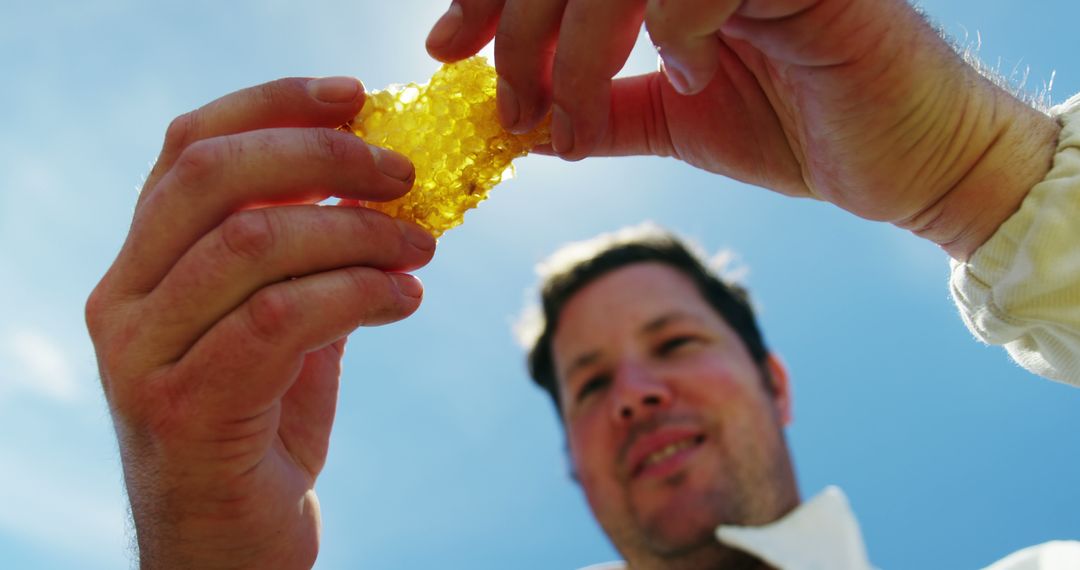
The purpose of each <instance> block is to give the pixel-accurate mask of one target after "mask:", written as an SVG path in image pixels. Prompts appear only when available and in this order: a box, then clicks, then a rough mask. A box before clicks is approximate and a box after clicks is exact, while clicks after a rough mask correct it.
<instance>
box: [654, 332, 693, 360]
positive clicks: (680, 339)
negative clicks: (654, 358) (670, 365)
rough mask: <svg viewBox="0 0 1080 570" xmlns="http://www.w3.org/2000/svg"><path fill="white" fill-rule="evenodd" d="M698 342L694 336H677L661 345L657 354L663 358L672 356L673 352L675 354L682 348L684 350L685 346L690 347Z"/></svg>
mask: <svg viewBox="0 0 1080 570" xmlns="http://www.w3.org/2000/svg"><path fill="white" fill-rule="evenodd" d="M697 342H698V338H697V337H694V336H689V335H685V336H676V337H672V338H669V339H668V340H665V341H664V342H662V343H660V346H659V347H657V349H656V352H657V353H658V354H660V355H661V356H666V355H668V354H671V353H672V352H675V351H676V350H679V349H680V348H683V347H684V346H689V345H692V344H695V343H697Z"/></svg>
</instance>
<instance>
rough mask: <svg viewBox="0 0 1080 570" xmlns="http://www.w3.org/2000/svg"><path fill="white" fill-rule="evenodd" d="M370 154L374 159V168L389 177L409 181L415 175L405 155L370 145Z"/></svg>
mask: <svg viewBox="0 0 1080 570" xmlns="http://www.w3.org/2000/svg"><path fill="white" fill-rule="evenodd" d="M371 156H372V157H373V158H374V159H375V168H378V169H379V172H382V173H383V174H385V175H387V176H389V177H390V178H393V179H395V180H400V181H402V182H410V181H411V180H412V179H413V176H414V175H415V171H414V170H413V164H412V162H410V161H409V159H408V158H405V155H402V154H399V153H396V152H394V151H392V150H389V149H385V148H382V147H378V146H374V145H371Z"/></svg>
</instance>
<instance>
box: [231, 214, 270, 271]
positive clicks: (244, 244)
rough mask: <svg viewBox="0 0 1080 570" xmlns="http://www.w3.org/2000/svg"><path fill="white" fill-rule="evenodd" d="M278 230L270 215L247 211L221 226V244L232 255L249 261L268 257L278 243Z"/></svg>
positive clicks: (232, 217) (235, 215)
mask: <svg viewBox="0 0 1080 570" xmlns="http://www.w3.org/2000/svg"><path fill="white" fill-rule="evenodd" d="M278 234H279V230H278V228H277V224H276V223H275V222H274V220H273V216H272V214H271V213H270V212H269V211H267V210H265V209H259V210H247V211H244V212H240V213H237V214H233V215H232V216H229V217H228V218H226V220H225V221H224V222H223V223H222V224H221V234H220V236H221V238H220V239H221V242H222V244H223V245H224V246H225V249H226V251H228V252H229V253H231V254H232V255H234V256H236V257H238V258H240V259H244V260H251V261H259V260H262V259H265V258H266V257H268V256H269V254H270V252H271V251H273V249H274V247H275V245H276V243H277V242H278Z"/></svg>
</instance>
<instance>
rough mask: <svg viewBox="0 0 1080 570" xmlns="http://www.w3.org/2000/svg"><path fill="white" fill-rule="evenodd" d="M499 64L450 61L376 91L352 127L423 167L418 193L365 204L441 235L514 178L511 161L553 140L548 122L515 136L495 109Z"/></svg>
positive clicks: (481, 60) (418, 170) (418, 175)
mask: <svg viewBox="0 0 1080 570" xmlns="http://www.w3.org/2000/svg"><path fill="white" fill-rule="evenodd" d="M495 81H496V76H495V68H494V67H492V66H491V65H490V64H488V62H487V59H485V58H483V57H480V56H476V57H472V58H469V59H466V60H464V61H459V62H457V63H451V64H446V65H443V66H442V68H440V69H439V71H437V72H436V73H435V75H434V76H432V78H431V82H430V83H428V84H427V85H417V84H415V83H410V84H408V85H404V86H401V85H392V86H390V87H389V88H388V89H386V90H385V91H376V92H374V93H369V94H368V96H367V102H366V103H365V104H364V108H363V109H361V110H360V113H359V114H358V115H357V116H356V117H355V118H354V119H353V120H352V121H350V122H349V124H348V125H346V127H347V128H348V129H350V130H351V131H352V132H353V133H355V134H356V135H357V136H359V137H361V138H363V139H364V140H366V141H367V142H369V143H371V144H374V145H378V146H381V147H385V148H389V149H391V150H395V151H397V152H400V153H401V154H404V155H405V156H407V157H409V159H410V160H412V162H413V165H414V166H415V167H416V182H415V184H414V185H413V189H412V191H410V192H409V193H408V194H406V195H405V196H403V197H401V198H399V199H397V200H393V201H391V202H368V203H365V204H364V205H365V206H367V207H369V208H372V209H375V210H379V211H381V212H385V213H386V214H388V215H390V216H392V217H395V218H400V219H404V220H409V221H412V222H415V223H416V224H418V225H420V226H421V227H423V228H424V229H426V230H428V231H430V232H431V233H432V234H433V235H434V236H435V237H438V236H440V235H442V233H443V232H444V231H446V230H448V229H450V228H452V227H454V226H456V225H458V224H460V223H461V221H462V218H463V217H464V215H465V211H466V210H469V209H471V208H475V207H476V206H477V204H479V203H480V202H481V201H482V200H484V199H485V198H487V194H488V191H489V190H491V189H492V188H493V187H495V185H496V184H498V183H499V182H501V181H502V180H504V179H506V178H510V177H512V176H513V175H514V167H513V164H511V161H512V160H513V159H515V158H518V157H520V156H524V155H526V154H528V153H529V151H530V150H531V149H532V148H533V147H535V146H536V145H540V144H545V143H548V142H549V141H550V140H551V136H550V133H549V123H548V121H547V120H545V122H544V123H543V124H541V125H540V126H538V127H537V128H536V129H535V130H534V131H533V132H531V133H527V134H524V135H515V134H512V133H510V132H508V131H506V130H505V129H503V128H502V126H501V125H500V124H499V119H498V114H497V111H496V109H495Z"/></svg>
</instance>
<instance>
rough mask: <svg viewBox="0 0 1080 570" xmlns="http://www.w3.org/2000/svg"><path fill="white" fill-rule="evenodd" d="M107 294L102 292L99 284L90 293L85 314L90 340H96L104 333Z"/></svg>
mask: <svg viewBox="0 0 1080 570" xmlns="http://www.w3.org/2000/svg"><path fill="white" fill-rule="evenodd" d="M104 297H105V294H104V293H103V292H102V290H101V285H100V284H99V285H98V286H97V287H95V288H94V290H93V291H91V292H90V296H89V297H87V299H86V307H85V308H84V311H83V314H84V318H85V319H86V329H87V331H89V333H90V338H92V339H96V338H98V337H99V336H101V334H102V333H103V330H104V328H105V304H106V301H105V299H104Z"/></svg>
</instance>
